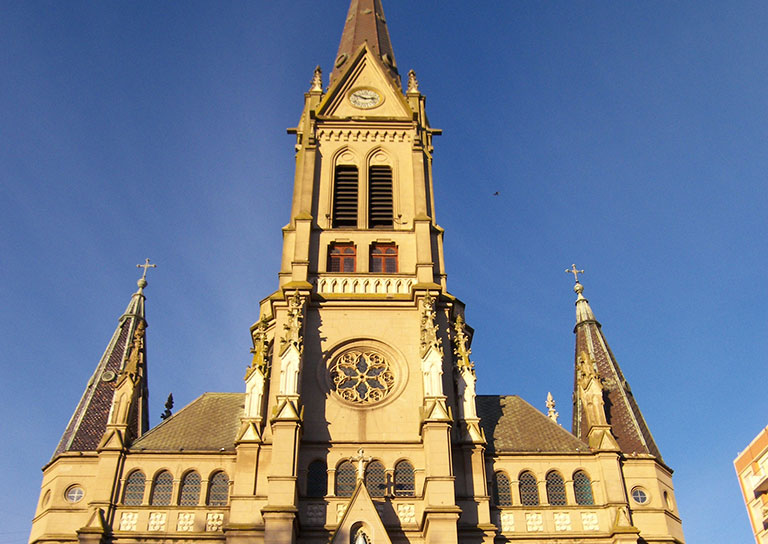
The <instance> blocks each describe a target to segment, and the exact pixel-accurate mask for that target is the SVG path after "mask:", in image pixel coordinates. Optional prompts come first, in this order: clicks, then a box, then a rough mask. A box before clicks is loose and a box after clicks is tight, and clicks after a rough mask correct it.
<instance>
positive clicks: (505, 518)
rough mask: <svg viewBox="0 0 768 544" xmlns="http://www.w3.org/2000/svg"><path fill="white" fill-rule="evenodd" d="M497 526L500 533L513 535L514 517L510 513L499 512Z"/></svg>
mask: <svg viewBox="0 0 768 544" xmlns="http://www.w3.org/2000/svg"><path fill="white" fill-rule="evenodd" d="M499 525H500V526H501V532H502V533H513V532H514V531H515V515H514V514H513V513H512V512H501V514H500V515H499Z"/></svg>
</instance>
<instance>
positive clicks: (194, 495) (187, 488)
mask: <svg viewBox="0 0 768 544" xmlns="http://www.w3.org/2000/svg"><path fill="white" fill-rule="evenodd" d="M199 503H200V475H199V474H198V473H197V472H187V473H186V474H185V475H184V478H182V479H181V489H180V490H179V505H180V506H197V505H198V504H199Z"/></svg>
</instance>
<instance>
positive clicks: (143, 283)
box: [136, 259, 157, 289]
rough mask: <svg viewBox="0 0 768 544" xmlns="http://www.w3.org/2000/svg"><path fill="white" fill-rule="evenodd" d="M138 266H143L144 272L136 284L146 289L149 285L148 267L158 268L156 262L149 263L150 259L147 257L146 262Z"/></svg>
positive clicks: (137, 266)
mask: <svg viewBox="0 0 768 544" xmlns="http://www.w3.org/2000/svg"><path fill="white" fill-rule="evenodd" d="M136 268H143V269H144V273H143V274H142V275H141V277H140V278H139V281H137V282H136V284H137V285H138V286H139V289H144V288H145V287H146V286H147V269H148V268H157V265H156V264H149V259H146V261H145V262H144V264H137V265H136Z"/></svg>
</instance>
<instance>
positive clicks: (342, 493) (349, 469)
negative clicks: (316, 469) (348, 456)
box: [336, 461, 357, 497]
mask: <svg viewBox="0 0 768 544" xmlns="http://www.w3.org/2000/svg"><path fill="white" fill-rule="evenodd" d="M355 483H357V472H356V471H355V465H353V464H352V463H350V462H349V461H344V462H343V463H342V464H340V465H339V468H337V469H336V496H337V497H351V496H352V492H353V491H354V490H355Z"/></svg>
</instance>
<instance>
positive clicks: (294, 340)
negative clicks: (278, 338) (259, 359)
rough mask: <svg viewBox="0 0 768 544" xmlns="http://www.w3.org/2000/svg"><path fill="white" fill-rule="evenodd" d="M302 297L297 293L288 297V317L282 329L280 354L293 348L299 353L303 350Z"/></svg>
mask: <svg viewBox="0 0 768 544" xmlns="http://www.w3.org/2000/svg"><path fill="white" fill-rule="evenodd" d="M303 309H304V297H302V296H301V295H300V294H299V292H298V291H294V292H293V295H291V296H289V297H288V316H287V319H286V323H285V325H283V329H284V330H285V334H284V335H283V339H282V350H281V354H282V353H285V351H286V350H287V349H288V348H289V347H290V346H294V347H295V348H296V349H297V350H299V353H301V351H302V349H303V338H302V337H301V324H302V322H303V321H304V313H303V311H302V310H303Z"/></svg>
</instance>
